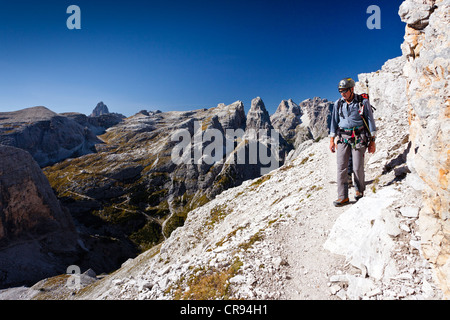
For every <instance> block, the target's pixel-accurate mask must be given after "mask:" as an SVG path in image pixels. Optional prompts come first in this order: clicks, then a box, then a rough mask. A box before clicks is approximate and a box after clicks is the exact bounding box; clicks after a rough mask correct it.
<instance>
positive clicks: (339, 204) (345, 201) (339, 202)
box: [333, 198, 349, 207]
mask: <svg viewBox="0 0 450 320" xmlns="http://www.w3.org/2000/svg"><path fill="white" fill-rule="evenodd" d="M348 203H349V199H348V198H345V199H343V200H342V199H337V200H336V201H333V204H334V206H335V207H342V206H345V205H346V204H348Z"/></svg>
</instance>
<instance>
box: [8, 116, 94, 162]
mask: <svg viewBox="0 0 450 320" xmlns="http://www.w3.org/2000/svg"><path fill="white" fill-rule="evenodd" d="M98 143H101V141H100V140H98V139H97V137H96V136H95V134H94V133H93V132H92V131H91V130H89V129H88V128H87V127H85V126H82V125H80V124H79V123H77V122H76V121H74V120H73V119H71V118H68V117H65V116H63V115H59V114H57V113H54V112H53V111H50V110H49V109H47V108H45V107H33V108H28V109H23V110H20V111H14V112H1V113H0V144H1V145H8V146H13V147H17V148H21V149H24V150H26V151H28V152H29V153H30V154H31V155H32V156H33V158H34V159H35V160H36V161H37V163H38V164H39V165H40V166H41V167H45V166H48V165H52V164H54V163H56V162H59V161H61V160H64V159H67V158H69V157H76V156H80V155H84V154H87V153H92V152H93V151H94V146H95V144H98Z"/></svg>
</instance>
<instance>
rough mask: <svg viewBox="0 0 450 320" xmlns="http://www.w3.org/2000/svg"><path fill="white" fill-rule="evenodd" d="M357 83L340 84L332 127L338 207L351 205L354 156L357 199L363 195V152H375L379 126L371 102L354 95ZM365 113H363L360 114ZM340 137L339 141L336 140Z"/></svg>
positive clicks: (349, 79) (344, 80)
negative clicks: (350, 172)
mask: <svg viewBox="0 0 450 320" xmlns="http://www.w3.org/2000/svg"><path fill="white" fill-rule="evenodd" d="M354 87H355V81H354V80H353V79H351V78H345V79H343V80H341V81H340V82H339V86H338V88H339V93H340V94H341V96H342V97H341V98H340V99H338V100H337V101H336V102H335V104H334V108H333V113H332V117H331V126H330V150H331V152H333V153H334V152H336V149H337V167H338V168H337V171H338V172H337V185H338V199H337V200H336V201H334V202H333V204H334V205H335V206H336V207H339V206H342V205H345V204H348V203H349V197H348V185H349V184H348V169H349V168H348V166H349V158H350V155H351V156H352V167H353V173H354V178H355V181H354V182H355V190H356V192H355V200H356V201H358V200H359V199H361V198H362V197H363V196H364V191H365V189H366V186H365V183H364V153H365V152H366V149H368V151H369V153H374V152H375V149H376V146H375V134H376V126H375V120H374V118H373V113H372V108H371V106H370V103H369V100H368V99H364V98H363V97H362V96H360V95H357V94H355V93H354V89H355V88H354ZM360 112H362V114H360ZM336 138H337V142H335V139H336Z"/></svg>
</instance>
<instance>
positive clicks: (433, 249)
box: [399, 0, 450, 297]
mask: <svg viewBox="0 0 450 320" xmlns="http://www.w3.org/2000/svg"><path fill="white" fill-rule="evenodd" d="M449 12H450V1H448V0H436V1H435V0H427V1H419V0H407V1H404V2H403V3H402V5H401V6H400V9H399V15H400V17H401V19H402V21H403V22H405V23H406V28H405V41H404V42H403V44H402V46H401V48H402V53H403V57H405V58H406V60H407V61H406V63H405V67H404V76H405V78H406V90H405V91H406V97H407V104H408V109H409V114H408V120H409V123H410V130H409V133H410V141H411V150H412V152H411V157H409V158H408V167H409V168H410V170H411V171H414V172H416V173H417V174H418V175H419V177H420V178H421V179H422V180H423V182H424V188H423V192H422V194H423V207H422V208H421V210H420V218H419V224H420V231H421V234H422V249H423V252H424V255H425V256H426V257H427V258H428V259H429V261H430V262H432V263H433V265H434V266H435V270H436V273H437V276H438V278H439V279H440V284H441V287H442V289H443V290H444V292H445V293H446V295H447V297H450V215H449V212H450V207H449V205H450V204H449V199H450V192H449V172H450V151H449V150H450V146H449V136H450V98H449V97H450V89H449V72H450V18H449Z"/></svg>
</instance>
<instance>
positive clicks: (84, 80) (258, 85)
mask: <svg viewBox="0 0 450 320" xmlns="http://www.w3.org/2000/svg"><path fill="white" fill-rule="evenodd" d="M71 4H75V5H78V6H79V7H80V9H81V30H69V29H68V28H67V26H66V20H67V18H69V16H70V14H67V13H66V10H67V7H68V6H69V5H71ZM400 4H401V1H399V0H397V1H396V0H392V1H391V0H383V1H377V0H370V1H367V0H349V1H301V0H291V1H284V0H279V1H263V0H222V1H216V0H208V1H198V0H184V1H167V0H166V1H144V0H127V1H125V0H120V1H118V0H117V1H115V0H108V1H97V0H96V1H93V0H90V1H84V0H71V1H65V0H54V1H50V0H42V1H25V0H15V1H12V0H7V1H5V0H0V112H1V111H13V110H18V109H23V108H28V107H32V106H40V105H43V106H46V107H47V108H49V109H51V110H53V111H55V112H58V113H61V112H69V111H77V112H81V113H84V114H90V113H91V111H92V109H93V108H94V107H95V106H96V104H97V103H98V102H99V101H103V102H104V103H105V104H106V105H108V107H109V109H110V111H111V112H119V113H122V114H124V115H126V116H130V115H133V114H135V113H137V112H138V111H140V110H142V109H146V110H155V109H160V110H162V111H170V110H192V109H197V108H210V107H215V106H216V105H217V104H218V103H225V104H230V103H232V102H234V101H236V100H241V101H243V102H244V105H245V108H246V110H248V109H249V108H250V102H251V100H252V99H253V98H255V97H257V96H260V97H261V98H262V99H263V101H264V103H265V105H266V107H267V109H268V110H269V112H270V113H273V112H274V111H275V109H276V108H277V106H278V104H279V103H280V101H281V100H283V99H293V100H294V101H295V102H296V103H300V102H301V101H302V100H304V99H307V98H312V97H315V96H318V97H322V98H327V99H329V100H333V101H334V100H335V99H337V98H338V97H339V94H338V92H337V84H338V82H339V80H340V79H341V78H343V77H347V76H350V77H353V78H357V75H358V74H359V73H366V72H373V71H376V70H379V69H380V68H381V66H382V65H383V63H384V62H385V61H386V60H388V59H391V58H394V57H397V56H400V55H401V50H400V44H401V43H402V42H403V35H404V30H405V25H404V23H402V22H401V21H400V18H399V16H398V8H399V6H400ZM370 5H378V6H379V8H380V9H381V29H380V30H376V29H374V30H369V29H368V28H367V26H366V21H367V19H368V18H369V17H370V14H367V13H366V10H367V8H368V7H369V6H370Z"/></svg>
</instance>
